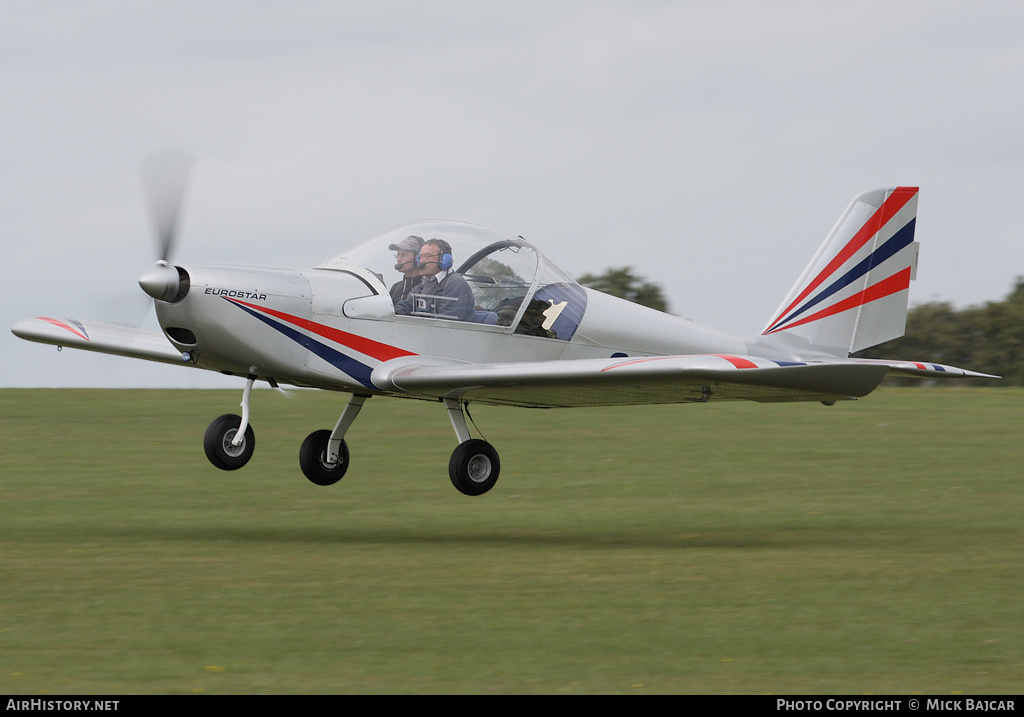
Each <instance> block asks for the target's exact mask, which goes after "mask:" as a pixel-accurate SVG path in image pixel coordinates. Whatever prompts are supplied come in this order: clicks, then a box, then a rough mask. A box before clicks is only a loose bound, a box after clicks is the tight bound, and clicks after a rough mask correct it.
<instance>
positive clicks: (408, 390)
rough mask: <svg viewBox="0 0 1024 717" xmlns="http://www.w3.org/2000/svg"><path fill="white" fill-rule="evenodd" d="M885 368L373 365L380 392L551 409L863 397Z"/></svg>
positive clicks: (609, 362)
mask: <svg viewBox="0 0 1024 717" xmlns="http://www.w3.org/2000/svg"><path fill="white" fill-rule="evenodd" d="M888 370H889V368H888V366H885V365H877V364H862V363H856V362H848V363H847V362H835V363H827V364H810V363H791V362H782V361H771V360H768V359H763V358H757V357H752V356H734V355H725V354H721V355H693V356H647V357H638V358H613V359H580V360H572V361H542V362H528V363H493V364H465V363H455V362H447V361H446V362H436V363H424V362H423V357H419V356H417V357H404V358H399V359H394V360H392V361H388V362H386V363H384V364H382V365H381V366H379V367H377V368H376V369H374V371H373V374H372V376H371V381H372V382H373V384H374V385H375V386H376V387H377V388H380V389H382V390H384V391H393V392H397V393H405V394H409V395H413V396H418V397H423V398H427V397H433V398H452V399H458V400H466V401H475V402H479V403H492V404H504V405H513V406H529V407H534V408H553V407H556V406H613V405H628V404H644V403H687V402H704V401H709V400H744V399H745V400H751V401H762V402H772V401H835V400H838V399H850V398H856V397H858V396H864V395H866V394H868V393H870V392H871V391H872V390H873V389H874V388H875V387H876V386H877V385H878V384H879V383H880V382H881V381H882V379H883V378H884V377H885V374H886V372H887V371H888Z"/></svg>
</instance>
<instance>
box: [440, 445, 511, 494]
mask: <svg viewBox="0 0 1024 717" xmlns="http://www.w3.org/2000/svg"><path fill="white" fill-rule="evenodd" d="M500 470H501V462H500V461H499V460H498V452H497V451H496V450H494V448H493V446H491V444H490V443H488V442H487V441H481V440H480V439H479V438H472V439H470V440H468V441H466V442H465V443H460V444H459V447H458V448H456V449H455V451H454V452H453V453H452V459H451V460H450V461H448V475H449V477H450V478H451V479H452V485H453V486H455V487H456V488H458V489H459V491H460V492H461V493H464V494H466V495H483V494H484V493H486V492H487V491H489V490H490V489H491V488H493V487H494V484H495V483H497V482H498V472H499V471H500Z"/></svg>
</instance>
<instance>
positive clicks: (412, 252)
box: [388, 236, 423, 305]
mask: <svg viewBox="0 0 1024 717" xmlns="http://www.w3.org/2000/svg"><path fill="white" fill-rule="evenodd" d="M422 246H423V239H422V238H421V237H418V236H408V237H406V238H405V239H403V240H402V241H400V242H397V243H395V244H392V245H391V246H390V247H388V248H389V249H391V251H393V252H395V271H400V272H401V273H402V280H401V281H398V282H395V283H394V284H393V285H392V286H391V290H390V293H391V303H393V304H395V305H397V304H398V302H399V301H401V300H402V299H405V298H406V297H408V296H409V294H410V293H411V292H412V290H413V289H414V288H416V286H417V285H418V284H419V283H420V281H421V280H422V278H423V274H422V273H421V272H420V266H419V264H418V263H417V260H416V256H417V255H418V254H419V253H420V247H422Z"/></svg>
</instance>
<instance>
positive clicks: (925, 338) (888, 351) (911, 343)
mask: <svg viewBox="0 0 1024 717" xmlns="http://www.w3.org/2000/svg"><path fill="white" fill-rule="evenodd" d="M854 355H855V356H869V357H871V356H873V357H878V358H895V359H914V360H919V361H934V362H936V363H944V364H949V365H951V366H959V367H960V368H968V369H971V370H973V371H981V372H983V373H990V374H995V375H997V376H1002V377H1003V380H1002V381H997V382H994V381H989V380H985V381H981V380H979V381H978V382H979V383H984V384H987V385H1002V386H1024V277H1021V276H1018V277H1017V280H1016V283H1015V286H1014V287H1013V290H1012V291H1011V292H1010V295H1009V296H1007V297H1006V299H1004V300H1003V301H990V302H988V303H986V304H985V305H983V306H970V307H968V308H966V309H960V310H957V309H955V308H953V305H952V304H950V303H949V302H932V303H928V304H920V305H918V306H915V307H913V308H912V309H911V310H910V311H909V312H908V313H907V332H906V334H905V335H904V336H903V337H902V338H899V339H894V340H892V341H888V342H886V343H884V344H880V345H878V346H874V347H872V348H870V349H867V350H865V351H862V352H860V353H857V354H854ZM957 383H960V382H959V381H958V382H957Z"/></svg>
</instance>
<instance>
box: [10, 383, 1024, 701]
mask: <svg viewBox="0 0 1024 717" xmlns="http://www.w3.org/2000/svg"><path fill="white" fill-rule="evenodd" d="M240 397H241V390H239V391H237V392H223V391H155V390H149V391H127V390H122V391H116V390H113V391H99V390H95V391H93V390H14V389H9V390H3V391H0V428H2V430H0V463H2V479H0V693H15V694H33V693H51V694H71V693H105V694H134V693H185V694H187V693H209V694H225V693H232V694H237V693H353V692H357V693H405V692H415V693H595V692H597V693H622V694H643V693H742V694H759V693H843V694H851V693H876V694H890V693H912V692H920V693H927V694H949V693H957V692H962V693H965V694H982V693H989V694H991V693H1011V694H1012V693H1019V692H1020V690H1021V686H1022V685H1024V607H1022V599H1021V596H1022V595H1024V481H1022V476H1024V447H1022V443H1021V438H1022V436H1024V391H1021V390H1016V389H959V388H952V389H948V388H943V389H892V388H890V389H882V390H879V391H878V392H876V393H875V394H873V395H871V396H869V397H867V398H866V399H863V400H861V401H858V402H848V403H844V404H839V405H836V406H833V407H824V406H821V405H819V404H790V405H774V406H773V405H756V404H707V405H699V406H657V407H636V408H625V409H570V410H556V411H531V410H526V409H502V408H490V407H483V406H481V407H475V408H472V413H473V417H474V418H475V419H476V423H477V424H478V425H479V426H480V428H481V429H482V430H483V431H484V434H485V437H486V438H487V439H488V440H489V441H491V442H492V443H493V444H494V445H495V446H496V447H497V449H498V450H499V452H500V454H501V458H502V475H501V479H500V480H499V481H498V484H497V486H496V488H495V489H494V490H493V491H491V492H490V493H489V494H487V495H485V496H481V497H478V498H469V497H466V496H463V495H461V494H460V493H458V492H457V491H456V490H455V489H454V488H453V487H452V485H451V483H450V482H449V480H448V477H447V464H448V457H449V455H450V453H451V451H452V449H453V448H454V435H453V433H452V431H451V428H450V426H449V424H448V421H447V417H446V416H445V413H444V410H443V407H442V406H440V405H439V404H432V403H421V402H413V401H396V400H390V401H388V400H382V399H376V400H372V401H370V402H369V403H368V404H367V406H366V408H364V410H363V412H362V414H361V415H360V417H359V420H358V421H357V422H356V424H355V425H354V427H353V428H352V430H351V431H350V433H349V436H348V442H349V445H350V448H351V452H352V467H351V468H350V470H349V473H348V475H347V476H346V477H345V479H344V480H343V481H342V482H341V483H339V484H338V485H335V486H332V487H328V488H321V487H317V486H314V485H312V484H310V483H308V482H307V481H306V480H305V479H304V478H303V477H302V474H301V472H300V471H299V467H298V459H297V456H298V449H299V445H300V443H301V442H302V440H303V438H304V437H305V436H306V435H307V434H308V433H309V432H310V431H312V430H314V429H318V428H329V427H331V426H332V425H333V424H334V421H335V420H336V419H337V415H338V413H339V412H340V410H341V407H342V405H343V403H344V400H345V397H344V396H342V395H339V394H327V393H324V392H299V393H297V394H294V395H293V396H291V397H289V396H286V395H283V394H281V393H279V392H274V391H269V390H263V391H258V392H255V393H254V396H253V425H254V428H255V430H256V440H257V446H256V455H255V457H254V458H253V461H252V462H251V463H250V464H249V465H248V466H246V467H245V468H243V469H242V470H240V471H237V472H234V473H224V472H221V471H218V470H217V469H215V468H213V467H212V466H211V465H209V463H208V462H207V461H206V458H205V456H204V454H203V449H202V437H203V432H204V430H205V428H206V425H207V424H208V423H209V422H210V421H211V420H212V419H213V418H214V417H216V416H217V415H220V414H221V413H232V412H236V411H237V404H238V401H239V399H240Z"/></svg>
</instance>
